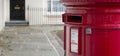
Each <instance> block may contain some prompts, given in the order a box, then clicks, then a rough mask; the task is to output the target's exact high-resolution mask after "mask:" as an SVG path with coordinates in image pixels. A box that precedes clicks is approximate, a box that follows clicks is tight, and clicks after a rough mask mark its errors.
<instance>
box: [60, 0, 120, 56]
mask: <svg viewBox="0 0 120 56" xmlns="http://www.w3.org/2000/svg"><path fill="white" fill-rule="evenodd" d="M61 2H62V3H63V4H64V5H65V6H66V13H65V14H63V22H64V23H65V30H64V31H65V37H64V38H65V41H64V50H65V51H66V56H120V0H61Z"/></svg>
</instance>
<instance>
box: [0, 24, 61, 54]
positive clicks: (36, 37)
mask: <svg viewBox="0 0 120 56" xmlns="http://www.w3.org/2000/svg"><path fill="white" fill-rule="evenodd" d="M48 29H51V30H55V29H61V27H58V28H56V27H54V26H52V27H51V26H47V27H46V26H34V27H33V26H29V27H15V26H14V27H5V29H4V31H3V33H2V34H1V35H2V37H0V56H61V55H59V53H58V52H57V51H56V50H57V49H55V47H54V45H55V44H54V45H52V44H51V43H50V42H56V41H54V40H55V39H52V38H49V37H48V36H46V35H47V32H45V31H48ZM51 30H49V31H51ZM53 37H54V36H53ZM49 40H50V41H49ZM51 40H52V41H51ZM1 42H2V43H1ZM56 44H58V43H56ZM1 45H3V47H4V48H6V49H4V48H3V47H2V46H1ZM57 47H59V48H60V46H59V45H57Z"/></svg>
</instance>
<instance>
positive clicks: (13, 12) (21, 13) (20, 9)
mask: <svg viewBox="0 0 120 56" xmlns="http://www.w3.org/2000/svg"><path fill="white" fill-rule="evenodd" d="M10 20H18V21H19V20H25V0H10Z"/></svg>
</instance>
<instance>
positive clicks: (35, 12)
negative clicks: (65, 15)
mask: <svg viewBox="0 0 120 56" xmlns="http://www.w3.org/2000/svg"><path fill="white" fill-rule="evenodd" d="M9 1H10V0H4V9H5V11H4V17H5V19H6V20H5V21H7V22H8V21H10V17H9V14H10V13H9V8H10V7H9ZM26 21H29V23H30V25H40V24H63V23H62V16H61V15H60V14H59V15H57V14H49V13H48V12H47V0H26Z"/></svg>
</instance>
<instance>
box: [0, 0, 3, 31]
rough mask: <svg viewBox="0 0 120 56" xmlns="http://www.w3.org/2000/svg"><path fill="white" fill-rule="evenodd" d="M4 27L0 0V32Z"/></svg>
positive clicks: (0, 1)
mask: <svg viewBox="0 0 120 56" xmlns="http://www.w3.org/2000/svg"><path fill="white" fill-rule="evenodd" d="M3 27H4V18H3V0H0V31H1V30H2V29H3Z"/></svg>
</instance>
